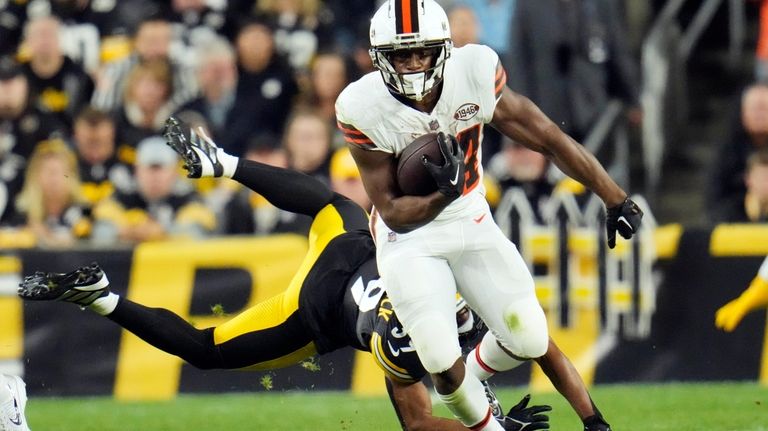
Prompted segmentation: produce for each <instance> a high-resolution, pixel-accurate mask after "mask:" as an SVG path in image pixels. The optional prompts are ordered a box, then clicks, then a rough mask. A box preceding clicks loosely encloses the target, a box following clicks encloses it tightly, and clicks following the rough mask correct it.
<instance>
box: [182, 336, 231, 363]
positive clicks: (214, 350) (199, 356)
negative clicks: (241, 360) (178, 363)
mask: <svg viewBox="0 0 768 431" xmlns="http://www.w3.org/2000/svg"><path fill="white" fill-rule="evenodd" d="M201 332H202V333H203V337H204V339H205V341H204V342H201V343H198V344H197V346H196V348H193V349H189V350H187V351H185V352H183V353H182V354H181V355H180V356H181V357H182V359H184V360H185V361H187V362H188V363H189V365H192V366H193V367H195V368H198V369H200V370H214V369H221V368H231V367H228V366H227V365H226V363H225V362H224V360H223V358H222V356H221V354H220V352H219V349H218V347H217V346H216V345H215V344H214V342H213V328H207V329H204V330H202V331H201Z"/></svg>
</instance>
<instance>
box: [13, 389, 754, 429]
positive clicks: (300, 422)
mask: <svg viewBox="0 0 768 431" xmlns="http://www.w3.org/2000/svg"><path fill="white" fill-rule="evenodd" d="M496 392H497V395H498V396H499V398H500V399H501V400H502V403H503V406H504V407H505V408H509V407H511V406H512V405H513V403H515V402H517V400H518V399H519V398H520V397H522V395H523V389H521V388H503V389H502V388H497V391H496ZM591 394H592V398H593V399H594V400H595V402H596V403H597V404H598V405H599V406H600V408H601V410H602V411H603V413H604V414H605V416H606V417H607V419H608V420H609V421H610V422H611V425H612V426H613V429H614V431H640V430H642V431H651V430H670V431H672V430H674V431H686V430H690V431H709V430H712V431H768V388H765V387H760V386H758V385H757V384H752V383H716V384H665V385H604V386H598V387H595V388H592V390H591ZM533 400H534V402H536V403H548V404H550V405H552V407H553V412H551V415H550V418H551V422H550V423H551V429H552V430H557V431H561V430H571V431H577V430H581V429H582V428H581V422H580V421H579V420H578V418H577V417H576V414H575V413H574V412H573V411H572V410H571V409H570V407H569V406H568V405H567V404H566V402H565V401H564V400H563V398H562V397H560V396H559V395H557V394H537V395H535V396H534V398H533ZM436 412H437V413H438V414H439V415H441V416H449V414H448V411H447V410H445V409H444V408H443V407H442V406H437V407H436ZM27 419H28V420H29V423H30V427H31V429H32V430H33V431H75V430H76V431H90V430H93V431H144V430H157V431H190V430H194V431H208V430H211V431H213V430H217V431H219V430H221V431H240V430H243V431H244V430H249V431H259V430H292V431H298V430H307V431H309V430H313V431H318V430H348V431H352V430H360V431H363V430H366V431H368V430H397V429H399V427H398V424H397V422H396V420H395V415H394V412H393V410H392V408H391V407H390V406H389V401H388V400H387V399H384V398H358V397H353V396H351V395H349V394H347V393H344V392H316V393H310V392H286V393H268V394H263V393H262V394H255V395H234V394H232V395H211V396H180V397H179V398H177V399H176V400H174V401H169V402H158V403H118V402H115V401H113V400H111V399H109V398H77V399H72V398H66V399H62V398H55V399H54V398H33V399H31V400H30V401H29V404H28V405H27Z"/></svg>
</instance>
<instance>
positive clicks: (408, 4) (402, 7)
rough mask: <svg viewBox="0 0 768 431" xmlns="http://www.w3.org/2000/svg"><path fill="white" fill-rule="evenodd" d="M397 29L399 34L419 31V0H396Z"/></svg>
mask: <svg viewBox="0 0 768 431" xmlns="http://www.w3.org/2000/svg"><path fill="white" fill-rule="evenodd" d="M394 3H395V27H396V28H395V30H396V32H397V34H403V33H418V32H419V14H418V4H417V3H418V0H394Z"/></svg>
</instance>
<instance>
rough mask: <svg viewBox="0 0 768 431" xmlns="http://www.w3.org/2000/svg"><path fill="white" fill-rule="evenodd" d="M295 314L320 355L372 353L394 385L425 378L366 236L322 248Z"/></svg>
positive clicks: (339, 239) (349, 237)
mask: <svg viewBox="0 0 768 431" xmlns="http://www.w3.org/2000/svg"><path fill="white" fill-rule="evenodd" d="M299 312H300V313H301V318H302V320H303V323H304V325H306V327H307V328H308V329H309V330H310V331H311V332H312V334H313V337H312V338H313V340H314V341H315V345H316V346H317V352H318V353H319V354H323V353H328V352H330V351H332V350H335V349H338V348H340V347H345V346H351V347H353V348H355V349H358V350H362V351H366V352H368V351H369V352H371V353H372V354H373V356H374V359H375V361H376V363H377V364H378V365H379V366H380V367H381V368H382V369H383V370H384V371H385V372H386V373H387V374H388V375H390V376H391V377H393V378H396V379H398V380H401V381H409V382H410V381H417V380H421V378H422V377H424V375H426V371H425V370H424V367H422V365H421V362H420V361H419V357H418V355H417V354H416V350H415V349H414V347H413V346H412V345H411V338H410V337H409V336H408V334H406V333H405V331H404V330H403V327H402V325H401V323H400V321H399V320H398V319H397V316H396V315H395V314H394V311H393V310H392V304H391V303H390V301H389V298H387V295H386V292H385V290H384V286H383V284H382V282H381V279H380V278H379V272H378V269H377V267H376V250H375V245H374V243H373V239H372V238H371V234H370V233H369V232H368V231H363V230H356V231H352V232H347V233H344V234H342V235H339V236H338V237H336V238H334V239H333V240H332V241H331V242H330V243H329V244H328V246H326V248H325V249H324V250H323V252H322V253H321V255H320V257H319V258H318V259H317V262H316V263H315V264H314V265H313V268H312V270H311V271H310V273H309V274H308V276H307V278H306V280H305V281H304V287H303V288H302V289H301V294H300V296H299Z"/></svg>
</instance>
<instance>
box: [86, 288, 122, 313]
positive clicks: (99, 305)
mask: <svg viewBox="0 0 768 431" xmlns="http://www.w3.org/2000/svg"><path fill="white" fill-rule="evenodd" d="M119 299H120V295H118V294H116V293H112V292H109V293H108V294H107V296H102V297H101V298H97V299H96V300H95V301H93V302H92V303H91V305H89V306H88V308H89V309H90V310H92V311H94V312H96V313H98V314H100V315H102V316H106V315H108V314H109V313H111V312H113V311H115V307H117V301H118V300H119Z"/></svg>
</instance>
